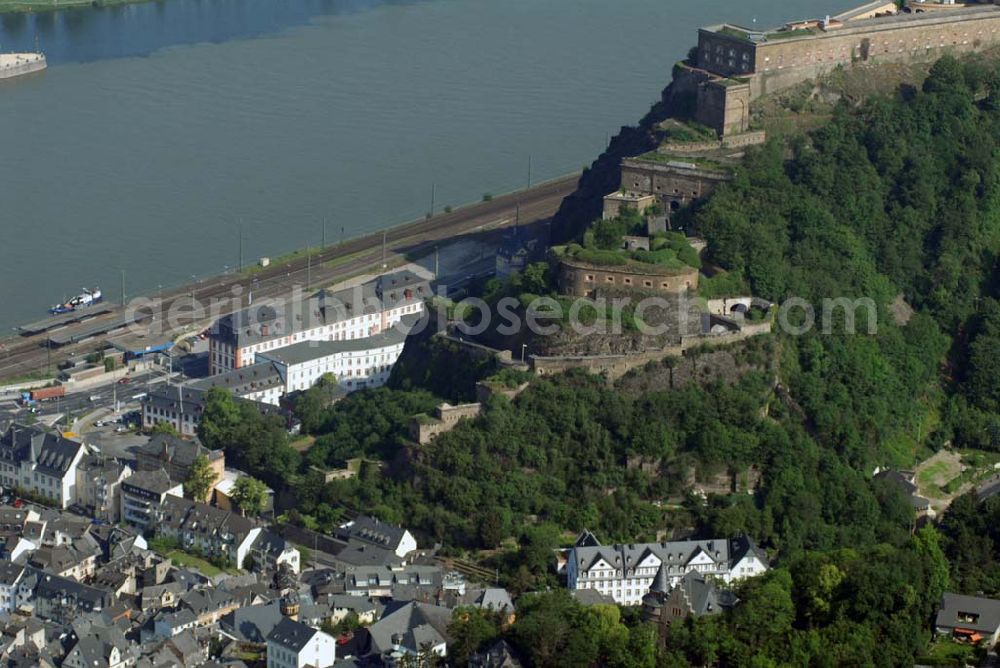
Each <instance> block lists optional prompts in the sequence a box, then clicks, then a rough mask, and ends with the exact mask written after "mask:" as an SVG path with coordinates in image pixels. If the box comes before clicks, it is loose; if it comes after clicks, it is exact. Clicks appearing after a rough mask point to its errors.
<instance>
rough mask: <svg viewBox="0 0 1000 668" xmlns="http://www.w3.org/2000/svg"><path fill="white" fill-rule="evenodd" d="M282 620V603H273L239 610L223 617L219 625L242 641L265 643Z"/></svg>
mask: <svg viewBox="0 0 1000 668" xmlns="http://www.w3.org/2000/svg"><path fill="white" fill-rule="evenodd" d="M282 619H284V616H283V615H282V614H281V602H280V601H271V602H270V603H266V604H264V605H251V606H247V607H245V608H237V609H236V610H234V611H233V612H230V613H229V614H227V615H225V616H223V617H222V619H221V620H219V625H220V626H221V627H222V629H223V630H224V631H225V632H226V633H228V634H230V635H232V636H234V637H235V638H237V639H238V640H240V641H243V642H254V643H263V642H264V641H266V640H267V636H268V635H270V633H271V631H273V630H274V627H275V626H277V625H278V622H280V621H281V620H282Z"/></svg>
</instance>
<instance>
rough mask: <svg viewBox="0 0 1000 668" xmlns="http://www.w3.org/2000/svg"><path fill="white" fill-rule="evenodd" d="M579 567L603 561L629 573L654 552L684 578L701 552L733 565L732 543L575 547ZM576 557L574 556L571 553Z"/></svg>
mask: <svg viewBox="0 0 1000 668" xmlns="http://www.w3.org/2000/svg"><path fill="white" fill-rule="evenodd" d="M574 551H575V553H576V558H577V560H578V562H579V563H578V564H577V566H578V568H579V569H580V570H587V569H589V568H590V567H591V566H593V565H594V564H595V563H597V562H598V561H599V560H601V559H603V560H604V561H606V562H607V563H608V564H610V565H611V566H612V567H613V568H616V569H625V570H629V569H632V568H635V567H636V566H637V565H638V564H639V563H640V562H642V560H643V559H645V558H646V556H647V555H648V554H650V553H652V554H655V555H656V556H657V557H658V558H659V559H660V561H661V562H662V563H664V564H666V565H667V569H668V571H669V572H670V573H674V574H677V575H680V574H681V573H682V572H683V571H684V566H685V565H686V564H687V563H688V562H689V561H690V560H691V559H692V557H694V556H695V555H696V554H698V553H699V552H704V553H705V554H707V555H708V556H709V557H711V558H712V560H713V561H715V562H716V563H717V564H720V565H726V566H728V565H729V564H730V563H732V560H731V556H730V550H729V541H728V540H725V539H718V538H716V539H709V540H680V541H672V542H669V543H638V544H625V545H607V546H604V545H602V546H598V547H586V546H585V547H577V548H574ZM571 556H572V553H571Z"/></svg>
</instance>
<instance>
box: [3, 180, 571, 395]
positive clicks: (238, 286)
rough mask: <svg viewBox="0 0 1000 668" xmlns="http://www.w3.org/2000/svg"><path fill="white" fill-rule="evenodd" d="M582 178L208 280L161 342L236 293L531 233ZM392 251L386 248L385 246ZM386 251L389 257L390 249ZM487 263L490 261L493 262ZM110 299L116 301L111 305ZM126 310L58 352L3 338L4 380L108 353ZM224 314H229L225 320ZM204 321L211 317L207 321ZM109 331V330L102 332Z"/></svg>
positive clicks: (174, 301)
mask: <svg viewBox="0 0 1000 668" xmlns="http://www.w3.org/2000/svg"><path fill="white" fill-rule="evenodd" d="M578 179H579V173H573V174H570V175H567V176H563V177H560V178H557V179H553V180H550V181H545V182H543V183H539V184H536V185H534V186H532V187H531V188H530V189H528V190H520V191H515V192H512V193H508V194H504V195H500V196H498V197H494V198H492V199H490V200H489V201H482V202H478V203H475V204H469V205H467V206H462V207H458V208H455V209H453V210H451V211H449V212H447V213H440V214H437V215H435V216H433V217H431V218H427V219H420V220H417V221H412V222H410V223H406V224H403V225H397V226H395V227H391V228H388V229H386V230H384V231H379V232H373V233H370V234H366V235H363V236H359V237H354V238H351V239H346V240H344V241H343V242H342V243H339V244H336V245H330V246H327V247H325V248H317V249H314V250H315V252H314V253H313V252H306V253H303V252H297V253H290V254H288V255H285V256H283V257H279V258H274V259H272V260H271V262H270V263H269V265H268V266H267V267H259V266H258V267H254V268H251V266H253V265H251V266H248V267H247V268H245V270H244V271H241V272H230V273H227V274H223V275H218V276H213V277H209V278H205V279H202V280H200V281H197V282H195V283H192V284H189V285H185V286H182V287H179V288H175V289H172V290H165V291H163V293H162V294H161V295H159V300H160V308H159V310H160V311H161V312H162V313H174V314H177V318H176V322H174V323H173V325H174V327H173V329H170V330H169V331H166V332H163V333H162V334H161V335H160V336H161V337H165V338H171V339H176V338H178V337H179V336H182V335H185V334H190V333H192V332H194V331H197V330H198V329H200V328H203V327H205V326H206V325H208V324H209V323H208V322H205V321H202V320H199V319H196V318H195V316H194V315H193V314H192V313H191V312H190V304H191V300H192V299H194V300H196V301H198V302H199V303H201V304H211V303H213V301H215V302H218V301H220V300H227V299H229V300H231V299H232V296H233V294H244V295H246V294H248V293H251V292H252V293H253V295H254V301H255V302H259V301H261V300H264V299H271V298H279V297H283V296H287V295H288V293H289V292H290V291H291V290H292V289H293V287H294V286H300V287H301V286H306V287H307V289H310V288H315V287H317V286H322V285H331V284H334V283H338V282H341V281H344V280H347V279H349V278H351V277H354V276H357V275H359V274H364V273H378V272H379V271H381V268H382V266H383V264H385V265H386V266H388V267H390V268H391V267H396V266H399V265H401V264H405V263H406V262H409V261H412V260H413V259H414V258H415V257H417V256H421V255H427V254H428V253H433V252H434V248H435V247H436V246H439V245H444V244H447V243H451V242H454V241H455V240H456V239H458V238H459V237H462V236H465V235H476V234H478V235H482V234H493V233H496V232H497V231H498V230H500V229H502V228H505V227H509V226H511V225H514V224H515V223H517V222H518V221H519V222H520V224H521V225H524V226H528V225H530V224H532V223H538V222H539V221H544V220H547V219H548V218H549V217H551V216H552V214H554V213H555V212H556V210H557V209H558V208H559V204H560V203H561V202H562V200H563V198H564V197H566V196H567V195H569V194H570V193H571V192H573V191H574V190H575V189H576V185H577V182H578ZM383 244H384V245H383ZM383 249H384V250H383ZM487 257H488V256H485V257H484V258H483V259H486V258H487ZM234 291H235V292H234ZM109 299H110V298H109ZM122 315H123V313H122V311H121V309H120V308H115V309H114V310H113V311H112V312H110V313H106V314H102V315H99V316H96V317H95V318H93V319H91V320H89V321H87V322H85V323H79V324H75V325H68V326H65V327H61V328H60V329H58V332H57V333H58V334H59V335H60V336H61V337H66V336H67V335H71V334H73V333H77V334H79V333H80V332H83V331H87V332H88V334H87V335H86V336H85V338H83V339H82V340H79V341H78V342H75V343H69V344H67V345H62V346H60V347H57V348H48V347H46V343H45V342H46V340H47V339H48V337H49V336H50V334H51V332H49V331H43V332H40V333H37V334H33V335H30V336H14V337H8V338H5V339H0V379H4V378H23V377H25V375H26V374H32V373H38V372H41V371H43V370H48V372H49V373H51V370H52V369H54V368H56V367H58V366H59V364H60V362H62V361H64V360H66V359H68V358H70V357H73V356H77V355H82V354H89V353H92V352H96V351H98V350H102V349H103V348H105V347H107V346H108V345H109V343H108V342H109V340H110V339H111V338H113V337H114V336H117V335H120V334H121V332H120V330H116V331H115V332H112V331H111V330H113V329H116V327H117V326H114V327H113V326H112V325H111V324H109V323H113V322H116V321H117V320H119V319H120V318H121V317H122ZM220 315H224V314H220ZM200 317H201V318H204V315H202V316H200ZM101 325H105V326H106V328H107V329H106V330H102V331H101V333H94V334H92V335H90V332H93V331H95V328H98V329H99V327H100V326H101Z"/></svg>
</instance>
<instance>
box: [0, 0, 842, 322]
mask: <svg viewBox="0 0 1000 668" xmlns="http://www.w3.org/2000/svg"><path fill="white" fill-rule="evenodd" d="M849 4H850V3H844V2H835V1H828V2H820V1H819V0H794V1H792V2H788V3H784V4H781V5H777V6H776V5H774V3H770V2H766V1H765V0H750V1H749V2H747V3H740V4H736V5H734V4H733V3H731V2H726V1H724V0H706V1H705V2H701V3H697V4H691V3H687V2H682V1H681V0H618V1H616V2H608V1H607V0H545V1H544V2H539V1H538V0H503V1H500V0H420V1H418V0H394V1H379V0H282V1H281V2H278V1H276V0H163V1H162V2H150V3H146V4H137V5H125V6H117V7H111V8H104V9H97V8H95V9H76V10H70V11H64V12H52V13H44V14H38V15H2V16H0V51H4V52H7V51H33V50H36V49H40V50H42V51H44V52H45V54H46V56H47V59H48V65H49V67H48V69H47V70H46V71H44V72H41V73H38V74H33V75H30V76H26V77H21V78H17V79H11V80H6V81H2V82H0V306H2V308H0V330H2V331H9V328H10V327H12V326H14V325H16V324H19V323H24V322H28V321H33V320H37V319H38V318H40V317H42V316H43V315H44V312H45V309H46V308H47V307H48V306H50V305H52V304H53V303H56V302H58V301H60V300H62V299H64V298H65V297H67V296H71V295H74V294H77V293H78V292H79V291H80V289H81V288H82V287H84V286H86V287H94V286H100V287H101V288H102V289H103V290H104V292H105V294H106V296H108V297H109V298H111V299H117V298H118V291H119V287H118V286H119V282H120V275H121V272H122V271H125V272H126V277H127V287H126V290H127V292H128V293H129V294H137V293H140V292H146V293H153V292H156V291H157V290H158V289H159V286H163V288H164V289H167V288H168V287H169V286H172V285H177V284H180V283H184V282H188V281H190V280H191V279H192V277H201V276H205V275H207V274H214V273H218V272H221V271H224V270H227V269H232V268H233V267H234V266H235V265H236V264H237V263H238V261H239V257H240V256H239V251H240V236H241V230H242V237H243V253H244V257H245V258H247V261H248V262H250V261H253V260H254V259H255V258H257V257H259V256H263V255H268V256H275V255H280V254H282V253H283V252H287V251H289V250H292V249H294V248H297V247H301V246H304V245H309V244H312V245H318V244H319V243H320V242H321V241H322V239H323V234H324V223H325V229H326V235H327V240H328V242H331V243H332V242H334V241H337V240H338V238H339V237H340V235H341V234H342V233H343V234H344V235H346V236H348V237H352V236H357V235H361V234H364V233H366V232H371V231H374V230H377V229H380V228H383V227H387V226H389V225H394V224H397V223H400V222H403V221H406V220H410V219H414V218H418V217H420V216H422V215H423V214H424V213H426V212H427V211H428V210H429V209H430V208H431V201H432V192H433V202H434V206H435V209H436V210H438V211H440V210H441V209H442V208H443V207H444V206H446V205H458V204H463V203H467V202H471V201H476V200H479V199H481V198H482V196H483V194H485V193H496V194H498V193H501V192H505V191H510V190H513V189H517V188H521V187H524V185H526V183H527V182H528V181H529V179H531V180H532V181H533V182H538V181H541V180H543V179H547V178H552V177H555V176H558V175H560V174H566V173H569V172H572V171H575V170H578V169H579V168H580V167H581V166H583V165H584V164H586V163H588V162H590V160H592V159H593V157H594V156H595V155H596V154H597V153H598V152H599V151H600V150H601V148H602V147H603V146H604V144H605V143H606V141H607V139H608V137H609V135H612V134H614V133H615V132H616V131H617V128H618V127H619V126H620V125H622V124H623V123H630V122H634V121H635V120H637V119H638V118H639V117H640V116H642V115H643V114H644V113H645V111H646V110H647V108H648V107H649V105H650V103H651V102H653V101H654V100H655V99H656V96H657V95H658V92H659V91H660V89H661V88H662V87H663V86H664V85H666V83H667V82H668V81H669V78H670V70H671V67H672V65H673V63H674V62H675V61H676V60H678V59H679V58H681V57H683V56H684V54H685V53H686V52H687V50H688V48H689V47H690V46H691V45H692V44H693V43H694V40H695V29H696V28H697V26H699V25H702V24H708V23H712V22H720V21H723V20H727V21H734V22H742V23H745V24H751V23H752V22H753V21H754V19H756V21H757V23H758V24H760V25H762V26H765V25H771V24H773V23H775V22H778V21H781V20H785V19H788V18H790V17H796V16H821V15H824V14H827V13H835V12H836V11H839V10H842V9H844V8H845V7H846V6H849ZM529 164H530V169H529ZM342 230H343V232H342Z"/></svg>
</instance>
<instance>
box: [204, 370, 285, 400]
mask: <svg viewBox="0 0 1000 668" xmlns="http://www.w3.org/2000/svg"><path fill="white" fill-rule="evenodd" d="M284 384H285V381H284V379H283V378H282V377H281V373H280V372H279V371H278V368H277V367H276V366H275V365H274V363H273V362H267V361H264V362H257V363H256V364H251V365H250V366H245V367H242V368H239V369H233V370H232V371H227V372H226V373H220V374H217V375H215V376H208V377H207V378H199V379H198V380H193V381H190V382H188V383H187V384H186V387H189V388H191V389H193V390H201V391H203V392H207V391H208V390H210V389H212V388H213V387H221V388H223V389H226V390H229V391H230V392H232V393H233V394H235V395H236V396H244V395H247V394H252V393H254V392H263V391H265V390H270V389H274V388H276V387H283V386H284Z"/></svg>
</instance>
